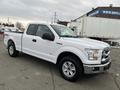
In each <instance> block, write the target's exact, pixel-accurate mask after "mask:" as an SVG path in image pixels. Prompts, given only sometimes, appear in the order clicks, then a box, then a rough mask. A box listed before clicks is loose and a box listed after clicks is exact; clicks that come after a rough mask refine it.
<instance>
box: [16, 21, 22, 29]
mask: <svg viewBox="0 0 120 90" xmlns="http://www.w3.org/2000/svg"><path fill="white" fill-rule="evenodd" d="M16 27H17V28H18V29H19V30H21V31H24V26H23V24H22V23H20V22H16Z"/></svg>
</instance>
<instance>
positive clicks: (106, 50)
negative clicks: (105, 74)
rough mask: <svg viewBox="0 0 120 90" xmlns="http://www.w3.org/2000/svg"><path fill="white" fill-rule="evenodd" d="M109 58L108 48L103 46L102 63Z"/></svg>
mask: <svg viewBox="0 0 120 90" xmlns="http://www.w3.org/2000/svg"><path fill="white" fill-rule="evenodd" d="M109 60H110V48H105V49H104V50H103V52H102V61H101V63H102V64H105V63H107V62H109Z"/></svg>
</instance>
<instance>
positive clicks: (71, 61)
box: [59, 56, 83, 82]
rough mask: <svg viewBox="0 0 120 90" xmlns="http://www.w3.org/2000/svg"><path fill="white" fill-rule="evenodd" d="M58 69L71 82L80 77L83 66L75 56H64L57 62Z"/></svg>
mask: <svg viewBox="0 0 120 90" xmlns="http://www.w3.org/2000/svg"><path fill="white" fill-rule="evenodd" d="M59 70H60V73H61V75H62V77H63V78H64V79H65V80H68V81H72V82H73V81H76V80H78V79H79V78H80V77H81V75H82V73H83V66H82V63H81V62H80V60H79V59H78V58H77V57H75V56H65V57H63V58H62V59H61V61H60V63H59Z"/></svg>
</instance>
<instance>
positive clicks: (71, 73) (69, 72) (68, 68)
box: [62, 61, 76, 78]
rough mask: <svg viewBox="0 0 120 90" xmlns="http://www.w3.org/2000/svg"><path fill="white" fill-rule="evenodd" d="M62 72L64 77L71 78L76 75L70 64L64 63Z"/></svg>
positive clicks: (68, 62) (72, 65) (73, 66)
mask: <svg viewBox="0 0 120 90" xmlns="http://www.w3.org/2000/svg"><path fill="white" fill-rule="evenodd" d="M62 71H63V73H64V75H65V76H67V77H70V78H71V77H73V76H74V75H75V74H76V67H75V65H74V64H73V63H72V62H70V61H66V62H64V63H63V65H62Z"/></svg>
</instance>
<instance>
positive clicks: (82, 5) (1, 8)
mask: <svg viewBox="0 0 120 90" xmlns="http://www.w3.org/2000/svg"><path fill="white" fill-rule="evenodd" d="M110 4H113V6H120V0H0V16H1V17H10V18H14V19H15V18H19V19H21V20H34V21H47V22H51V21H52V19H53V15H54V12H56V13H57V18H58V19H59V20H66V21H70V20H73V19H76V18H77V17H79V16H81V15H83V14H85V13H86V12H88V11H90V10H92V8H96V7H98V6H109V5H110Z"/></svg>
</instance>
